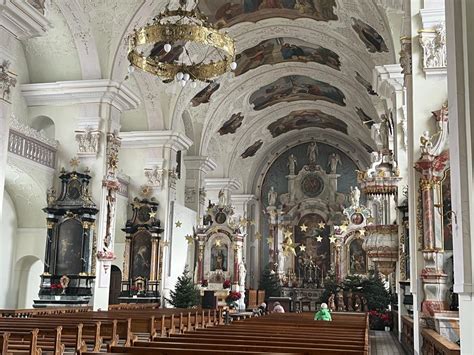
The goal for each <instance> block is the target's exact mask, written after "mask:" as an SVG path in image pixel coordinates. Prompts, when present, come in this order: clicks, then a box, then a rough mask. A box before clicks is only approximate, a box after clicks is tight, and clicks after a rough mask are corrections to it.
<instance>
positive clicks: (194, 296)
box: [168, 267, 200, 308]
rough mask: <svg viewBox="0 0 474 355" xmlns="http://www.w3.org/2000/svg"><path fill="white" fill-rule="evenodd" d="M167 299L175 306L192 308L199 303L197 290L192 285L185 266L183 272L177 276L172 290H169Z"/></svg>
mask: <svg viewBox="0 0 474 355" xmlns="http://www.w3.org/2000/svg"><path fill="white" fill-rule="evenodd" d="M168 301H169V303H171V304H172V305H173V306H175V307H176V308H192V307H194V306H197V305H199V304H200V294H199V290H198V289H197V288H196V286H195V285H194V282H193V279H192V277H191V276H190V275H189V271H188V269H187V267H185V268H184V271H183V274H182V275H181V276H180V277H178V281H177V282H176V286H175V288H174V291H171V292H170V299H168Z"/></svg>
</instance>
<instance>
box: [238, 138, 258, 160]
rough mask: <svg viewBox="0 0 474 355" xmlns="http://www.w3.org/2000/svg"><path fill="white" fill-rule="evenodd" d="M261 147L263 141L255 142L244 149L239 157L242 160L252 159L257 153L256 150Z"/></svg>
mask: <svg viewBox="0 0 474 355" xmlns="http://www.w3.org/2000/svg"><path fill="white" fill-rule="evenodd" d="M262 145H263V141H262V140H261V139H259V140H258V141H256V142H255V143H254V144H252V145H251V146H250V147H248V148H247V149H245V151H244V152H243V153H242V155H241V157H242V159H245V158H249V157H253V156H254V155H255V154H256V153H257V152H258V150H259V149H260V148H261V147H262Z"/></svg>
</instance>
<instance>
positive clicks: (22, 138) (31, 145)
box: [8, 120, 57, 169]
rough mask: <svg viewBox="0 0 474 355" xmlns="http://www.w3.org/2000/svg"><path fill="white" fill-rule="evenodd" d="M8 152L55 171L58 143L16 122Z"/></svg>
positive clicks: (12, 128)
mask: <svg viewBox="0 0 474 355" xmlns="http://www.w3.org/2000/svg"><path fill="white" fill-rule="evenodd" d="M15 121H16V120H15ZM8 152H9V153H13V154H16V155H18V156H20V157H23V158H26V159H28V160H31V161H34V162H35V163H38V164H41V165H44V166H47V167H48V168H53V169H54V168H55V166H56V152H57V141H53V140H50V139H48V138H46V137H43V136H42V135H41V134H40V133H39V132H38V131H36V130H34V129H32V128H30V127H27V126H25V125H23V124H21V123H19V122H18V121H16V122H12V123H11V126H10V131H9V135H8Z"/></svg>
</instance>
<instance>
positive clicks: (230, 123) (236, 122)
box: [218, 112, 244, 136]
mask: <svg viewBox="0 0 474 355" xmlns="http://www.w3.org/2000/svg"><path fill="white" fill-rule="evenodd" d="M243 120H244V116H242V113H241V112H239V113H234V114H233V115H232V116H231V117H230V119H228V120H227V121H225V122H224V124H223V125H222V127H221V128H220V129H219V131H218V132H219V134H220V135H221V136H223V135H225V134H228V133H230V134H234V133H235V132H236V131H237V128H239V127H240V126H242V121H243Z"/></svg>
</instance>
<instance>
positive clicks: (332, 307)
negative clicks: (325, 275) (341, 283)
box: [328, 293, 336, 312]
mask: <svg viewBox="0 0 474 355" xmlns="http://www.w3.org/2000/svg"><path fill="white" fill-rule="evenodd" d="M335 297H336V296H334V293H331V296H329V299H328V306H329V309H330V310H331V312H334V311H335V310H336V302H335Z"/></svg>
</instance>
